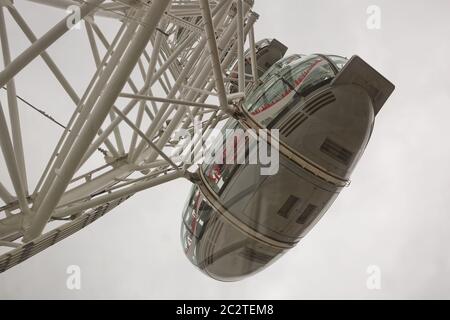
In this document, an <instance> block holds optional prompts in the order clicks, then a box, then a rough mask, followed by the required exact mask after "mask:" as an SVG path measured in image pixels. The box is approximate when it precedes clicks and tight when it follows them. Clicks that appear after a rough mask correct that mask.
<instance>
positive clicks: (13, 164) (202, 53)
mask: <svg viewBox="0 0 450 320" xmlns="http://www.w3.org/2000/svg"><path fill="white" fill-rule="evenodd" d="M30 2H34V3H39V4H42V5H45V6H50V7H56V8H59V9H66V8H67V7H68V6H70V5H77V6H78V7H80V8H82V18H83V20H84V21H83V25H82V26H84V29H85V35H86V40H85V41H86V48H87V51H86V52H82V51H80V52H79V53H78V54H79V58H83V59H88V60H87V61H90V63H92V65H93V67H94V68H93V69H92V73H91V74H83V76H87V75H88V79H85V82H86V86H85V87H84V92H83V93H82V94H81V93H80V95H81V96H79V95H78V94H77V92H76V91H75V90H74V87H73V86H72V84H71V83H70V82H69V81H68V79H71V78H70V77H69V75H68V74H66V73H64V72H63V71H62V70H64V68H63V67H64V65H63V62H59V66H58V65H57V64H56V63H55V61H54V60H53V59H52V57H51V56H50V55H49V51H48V48H49V47H50V46H51V45H52V44H53V43H55V42H56V41H57V40H58V39H59V38H61V37H62V36H63V35H64V34H66V33H67V31H68V28H67V26H64V27H63V21H64V24H65V22H66V20H65V19H64V20H60V22H59V23H58V24H56V26H55V27H53V28H51V29H50V30H49V31H48V32H47V33H45V34H44V36H42V37H40V38H37V37H36V36H35V34H34V29H33V28H32V27H30V25H29V24H28V23H27V21H26V20H25V19H24V17H23V16H22V15H21V14H20V13H19V12H18V10H17V9H16V7H15V6H14V5H11V6H6V8H7V11H6V10H5V12H8V13H9V14H10V15H11V17H12V18H13V19H12V21H13V24H14V23H15V24H17V26H18V27H19V29H20V30H21V31H22V32H23V33H24V34H25V36H26V38H27V39H28V40H29V41H30V42H31V45H30V46H29V47H28V48H27V49H25V50H24V51H23V52H22V53H21V54H20V55H19V56H18V57H16V58H15V59H10V60H8V56H7V55H8V50H5V46H6V47H7V46H8V45H9V43H8V42H7V36H8V34H7V29H6V27H5V28H2V32H1V33H0V39H1V42H2V53H3V58H4V62H5V68H4V70H3V71H0V83H3V85H5V86H6V88H5V90H7V92H6V93H7V98H8V107H9V109H8V111H9V113H8V115H9V117H10V119H9V122H8V121H7V119H6V117H5V114H4V112H3V109H2V107H1V105H0V108H1V109H0V111H2V114H3V116H1V115H0V122H1V123H0V126H2V129H1V130H3V131H2V132H1V133H0V134H1V137H0V138H1V142H2V143H1V147H2V152H3V153H4V155H5V158H8V161H7V162H8V166H7V173H8V181H7V180H5V181H3V177H2V179H1V180H2V182H1V183H0V200H1V201H2V202H3V203H4V205H3V206H0V272H2V271H4V270H6V269H8V268H10V267H11V266H14V265H15V264H17V263H20V262H21V261H24V260H26V259H27V258H29V257H31V256H33V255H34V254H35V253H37V252H39V251H41V250H44V249H45V248H47V247H49V246H51V245H52V244H54V243H56V242H58V241H60V240H62V239H63V238H65V237H66V236H68V235H70V234H73V233H74V232H77V231H79V230H81V229H82V227H83V226H85V225H88V224H90V223H91V222H93V221H95V220H96V219H97V218H99V217H100V216H102V215H103V214H105V213H106V212H108V211H109V210H111V209H113V208H114V207H115V206H116V205H117V204H119V203H120V202H122V201H124V200H126V199H128V198H129V197H130V196H132V195H134V194H135V193H137V192H140V191H143V190H146V189H149V188H152V187H154V186H157V185H160V184H162V183H167V182H170V181H173V180H175V179H179V178H187V179H192V173H190V172H189V171H188V170H191V169H193V168H194V167H195V164H196V163H198V162H199V161H200V160H201V157H202V156H201V154H202V153H201V152H197V151H199V150H200V148H201V147H202V142H203V140H202V139H207V138H208V137H209V135H210V134H211V131H212V130H211V129H214V128H216V127H218V126H219V125H220V123H221V122H223V121H226V120H227V119H229V118H230V114H231V111H232V108H231V107H230V106H231V105H232V104H233V103H235V102H237V98H236V97H238V95H228V94H227V92H228V89H229V86H230V85H231V82H230V79H229V78H228V75H229V74H232V72H233V71H234V66H235V64H236V62H237V61H239V62H240V64H242V62H243V56H244V43H245V42H246V40H247V37H248V35H249V33H250V32H251V30H252V29H253V24H254V23H255V22H256V20H257V15H256V14H255V13H254V12H253V11H251V5H250V4H249V3H251V1H240V0H233V1H230V0H218V1H201V2H199V1H170V0H153V1H151V2H150V3H147V2H144V1H141V0H139V1H128V0H124V1H122V0H121V1H120V2H118V1H115V0H90V1H84V0H79V1H78V0H77V1H70V0H67V1H66V0H31V1H30ZM44 8H45V7H44V6H43V7H42V8H41V9H42V10H46V9H44ZM2 13H3V8H2ZM104 17H107V18H112V19H109V20H105V19H104ZM107 21H108V22H107ZM111 22H112V24H113V25H114V28H115V29H112V27H111V25H112V24H111ZM4 23H5V22H4V19H3V15H0V24H4ZM66 36H67V37H70V35H69V34H67V35H66ZM250 38H251V34H250ZM250 40H252V39H250ZM250 42H251V41H250ZM252 46H254V43H253V44H252V43H250V48H252ZM211 52H212V53H213V54H211ZM83 55H84V56H83ZM9 58H10V57H9ZM38 58H42V60H43V61H44V63H45V65H46V66H47V68H48V70H49V72H48V73H49V74H50V75H51V77H54V78H56V79H57V81H58V82H57V86H60V87H62V89H63V90H64V93H65V97H66V100H68V101H69V102H70V103H74V104H75V106H76V108H75V109H73V110H67V111H65V112H66V114H67V115H68V121H64V120H60V119H61V118H60V115H58V116H55V117H52V115H50V113H49V112H46V111H44V110H45V105H44V107H43V108H42V105H39V108H36V110H37V111H39V112H40V113H41V114H42V115H44V116H45V117H46V118H48V120H52V119H53V120H55V119H58V120H60V121H56V120H55V122H57V123H58V124H59V126H60V127H61V128H62V129H63V130H62V131H58V133H57V135H58V136H57V137H58V139H57V143H56V145H55V146H54V147H52V149H51V150H50V153H51V154H50V155H49V156H48V157H46V161H45V163H44V165H43V166H42V167H43V170H42V172H41V171H39V172H38V173H37V176H38V180H37V182H36V183H31V182H29V183H30V187H31V186H32V187H33V193H31V195H29V194H28V190H27V189H28V186H27V183H26V182H27V181H26V175H25V172H26V171H25V167H24V166H22V164H21V163H20V161H19V160H20V157H21V154H23V151H22V152H21V151H20V147H18V140H17V138H18V137H19V136H18V135H17V132H19V133H23V131H22V128H21V127H20V122H18V120H19V117H18V114H16V115H14V108H15V107H14V101H16V104H17V99H19V100H20V101H23V102H24V103H26V104H28V101H27V100H28V95H26V97H27V100H25V99H23V100H22V98H20V96H19V95H17V92H15V88H14V84H12V85H11V83H14V81H18V80H17V77H16V76H17V75H18V74H22V73H26V72H27V69H28V68H25V67H26V66H27V65H28V64H29V63H31V62H32V61H34V60H35V59H38ZM8 61H9V62H8ZM60 67H61V69H60ZM242 71H243V70H242V66H241V67H240V68H238V72H239V74H242ZM245 84H247V82H245V81H244V82H242V81H241V82H240V87H239V88H240V89H242V87H243V85H245ZM240 91H242V90H240ZM11 101H12V103H11ZM40 104H41V103H40ZM4 105H5V104H4ZM29 105H30V106H33V104H31V103H29ZM11 108H12V109H13V110H12V111H13V112H11ZM21 120H23V121H25V118H24V119H21ZM198 123H200V125H201V131H200V132H201V135H200V136H196V135H195V134H194V133H195V130H196V127H195V126H196V125H198ZM14 127H15V128H16V129H14ZM8 128H10V129H8ZM61 128H58V130H60V129H61ZM179 130H184V131H180V132H187V133H189V134H191V133H192V135H193V137H192V139H191V140H189V139H186V140H184V139H183V138H175V136H176V135H178V132H179ZM10 131H11V132H10ZM14 132H16V133H14ZM25 141H26V140H25ZM191 153H193V155H192V154H191ZM192 156H193V157H192ZM23 163H25V161H24V162H23ZM34 167H35V166H33V168H34ZM30 169H31V166H30ZM32 173H33V177H34V176H36V172H32ZM22 175H25V176H24V177H22ZM30 176H31V175H30ZM30 181H31V178H30ZM3 182H4V183H3ZM11 182H13V183H12V184H11ZM24 182H25V183H24ZM10 190H11V191H10ZM61 223H64V225H61ZM44 230H45V231H44ZM2 248H3V249H8V248H9V249H12V251H11V252H9V253H7V254H6V255H3V256H2V255H1V254H2V252H3V251H1V250H3V249H2Z"/></svg>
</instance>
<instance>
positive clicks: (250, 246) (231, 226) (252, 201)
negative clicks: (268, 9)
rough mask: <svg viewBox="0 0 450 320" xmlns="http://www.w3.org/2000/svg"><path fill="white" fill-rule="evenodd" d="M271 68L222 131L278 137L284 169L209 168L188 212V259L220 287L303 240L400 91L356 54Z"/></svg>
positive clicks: (294, 59)
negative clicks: (386, 106) (384, 108)
mask: <svg viewBox="0 0 450 320" xmlns="http://www.w3.org/2000/svg"><path fill="white" fill-rule="evenodd" d="M283 54H284V53H283ZM266 69H267V71H266V73H265V74H264V75H262V77H261V78H260V80H261V81H260V84H259V85H258V86H255V87H253V88H252V89H251V91H250V92H249V93H248V94H247V96H246V99H245V102H244V104H243V106H242V110H241V111H242V112H241V113H242V115H241V117H240V118H239V119H237V120H236V119H233V120H230V121H229V122H228V123H227V124H226V125H225V127H224V129H223V130H224V132H225V130H227V129H242V130H247V129H255V130H257V129H265V128H267V129H278V130H279V141H278V151H279V170H278V171H277V173H276V174H273V175H261V170H260V169H261V165H260V164H234V165H233V164H204V165H202V166H201V168H200V170H199V177H200V178H199V180H200V181H199V182H198V183H197V184H196V185H195V186H194V187H193V188H192V191H191V194H190V196H189V198H188V200H187V204H186V207H185V209H184V214H183V223H182V226H181V239H182V245H183V248H184V251H185V253H186V255H187V257H188V258H189V260H190V261H191V262H192V263H193V264H194V265H195V266H196V267H198V268H199V269H200V270H201V271H203V272H204V273H205V274H207V275H208V276H210V277H212V278H214V279H217V280H220V281H237V280H241V279H243V278H245V277H248V276H250V275H252V274H255V273H257V272H259V271H261V270H262V269H264V268H266V267H267V266H269V265H270V264H272V263H273V262H274V261H276V260H277V259H278V258H279V257H280V256H281V255H283V253H285V252H286V251H287V250H289V249H291V248H293V247H294V246H295V245H297V244H298V243H299V241H301V239H302V238H303V237H305V236H306V234H307V233H308V232H309V231H310V230H311V229H312V228H313V227H314V225H315V224H316V223H317V222H318V221H319V220H320V219H321V217H322V216H323V215H324V214H325V213H326V211H327V210H328V209H329V208H330V206H331V205H332V204H333V202H334V201H335V199H336V197H337V196H338V195H339V193H340V191H341V190H342V189H343V188H345V187H346V186H348V183H349V178H350V175H351V173H352V171H353V169H354V168H355V165H356V164H357V162H358V160H359V159H360V158H361V156H362V154H363V152H364V150H365V148H366V146H367V144H368V142H369V139H370V136H371V133H372V130H373V126H374V119H375V116H376V115H377V113H378V112H379V111H380V109H381V107H382V106H383V105H384V103H385V102H386V100H387V99H388V97H389V96H390V94H391V93H392V92H393V90H394V86H393V85H392V84H391V83H390V82H389V81H388V80H386V79H385V78H384V77H383V76H381V75H380V74H379V73H378V72H377V71H375V70H374V69H373V68H371V67H370V66H369V65H368V64H367V63H365V62H364V61H363V60H362V59H361V58H359V57H358V56H354V57H352V58H351V59H350V60H347V59H345V58H343V57H339V56H329V55H319V54H314V55H309V56H305V55H294V56H290V57H287V58H284V59H282V60H279V61H278V62H277V63H272V65H270V66H266ZM224 134H225V133H224ZM242 140H245V139H242ZM217 143H218V144H224V145H223V150H224V152H226V151H227V145H225V142H223V140H222V139H220V141H218V142H217ZM237 143H238V144H239V142H237ZM269 143H270V142H269ZM243 147H244V148H251V147H249V146H246V144H245V143H243ZM249 151H251V150H249Z"/></svg>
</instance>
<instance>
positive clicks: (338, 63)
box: [327, 55, 348, 70]
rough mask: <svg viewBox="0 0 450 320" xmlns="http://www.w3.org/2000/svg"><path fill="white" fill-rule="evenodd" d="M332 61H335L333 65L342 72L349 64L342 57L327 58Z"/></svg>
mask: <svg viewBox="0 0 450 320" xmlns="http://www.w3.org/2000/svg"><path fill="white" fill-rule="evenodd" d="M327 57H328V58H329V59H330V60H331V61H333V63H334V64H335V66H336V67H337V68H338V69H339V70H341V69H342V68H343V67H344V66H345V65H346V64H347V62H348V59H347V58H344V57H341V56H334V55H332V56H327Z"/></svg>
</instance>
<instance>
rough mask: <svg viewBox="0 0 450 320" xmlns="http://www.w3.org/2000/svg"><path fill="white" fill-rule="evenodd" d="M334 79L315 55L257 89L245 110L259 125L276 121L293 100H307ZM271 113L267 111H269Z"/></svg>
mask: <svg viewBox="0 0 450 320" xmlns="http://www.w3.org/2000/svg"><path fill="white" fill-rule="evenodd" d="M334 77H335V74H334V71H333V68H332V66H331V65H330V63H329V62H328V61H327V60H326V59H324V58H322V57H320V56H316V55H312V56H308V57H306V58H303V59H302V60H301V61H299V62H298V63H293V64H290V65H287V66H285V67H284V68H283V69H282V70H280V72H278V73H277V74H275V75H274V76H273V77H270V78H269V79H268V80H267V81H266V82H265V83H263V84H262V85H261V86H259V87H258V88H256V89H255V90H254V91H253V92H252V93H251V94H250V95H249V96H248V98H247V99H246V101H245V103H244V107H245V108H246V109H247V110H248V111H249V112H250V113H251V114H252V115H253V116H255V117H257V120H259V121H260V122H262V123H267V121H265V120H266V119H267V118H271V119H273V118H275V117H276V116H277V115H278V114H279V113H280V112H282V111H283V110H284V106H286V105H287V104H288V102H289V100H291V99H292V98H293V97H294V96H303V97H305V96H307V95H308V94H310V93H312V92H313V91H315V90H317V89H318V88H320V87H321V86H323V85H325V84H327V83H329V82H330V81H331V80H332V79H333V78H334ZM269 110H270V111H269Z"/></svg>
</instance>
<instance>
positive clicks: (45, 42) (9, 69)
mask: <svg viewBox="0 0 450 320" xmlns="http://www.w3.org/2000/svg"><path fill="white" fill-rule="evenodd" d="M103 1H105V0H91V1H90V2H87V3H85V4H84V5H82V6H81V7H80V18H81V19H83V18H84V17H85V16H86V15H88V14H90V13H91V12H93V11H94V10H96V9H97V7H98V6H99V5H100V4H101V3H102V2H103ZM67 19H68V17H65V18H64V19H62V20H61V21H60V22H59V23H58V24H56V25H55V26H54V27H53V28H52V29H50V31H48V32H47V33H46V34H45V35H43V36H42V37H41V38H39V39H38V40H36V41H35V42H34V43H33V44H32V45H31V46H30V47H28V48H27V49H26V50H25V51H23V52H22V53H21V54H20V55H19V56H18V57H17V58H16V59H14V60H13V61H12V62H11V63H10V64H9V65H7V66H6V68H5V69H4V70H3V71H2V72H0V87H3V86H4V85H6V84H7V83H8V82H9V81H10V80H11V79H12V78H13V77H14V76H15V75H16V74H18V73H19V72H20V71H21V70H22V69H23V68H25V67H26V66H27V65H28V64H29V63H30V62H31V61H33V59H35V58H36V57H37V56H39V55H40V54H41V53H42V52H43V51H44V50H46V49H47V48H48V47H50V46H51V45H52V44H53V43H54V42H55V41H56V40H58V39H59V38H60V37H62V36H63V35H64V34H65V33H66V32H67V31H69V30H70V29H69V27H68V23H67Z"/></svg>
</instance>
